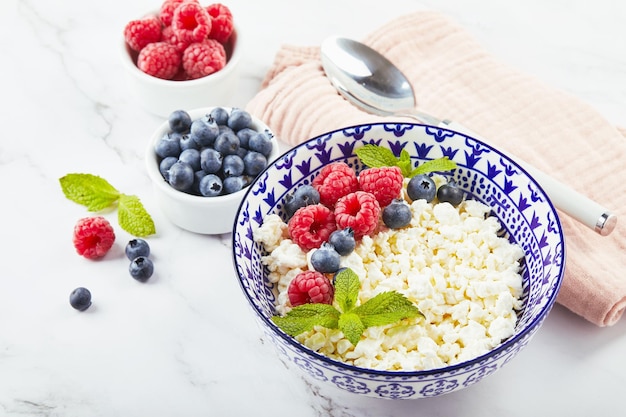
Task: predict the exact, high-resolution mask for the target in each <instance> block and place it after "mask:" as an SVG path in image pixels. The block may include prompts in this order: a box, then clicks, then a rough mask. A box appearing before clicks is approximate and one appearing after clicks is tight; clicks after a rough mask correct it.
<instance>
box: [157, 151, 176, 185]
mask: <svg viewBox="0 0 626 417" xmlns="http://www.w3.org/2000/svg"><path fill="white" fill-rule="evenodd" d="M177 161H178V158H176V157H175V156H168V157H167V158H163V159H161V162H159V172H161V175H162V176H163V178H164V179H165V181H169V177H170V176H169V174H168V173H167V171H169V169H170V168H171V167H172V165H174V164H175V163H176V162H177Z"/></svg>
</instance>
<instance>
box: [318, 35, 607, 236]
mask: <svg viewBox="0 0 626 417" xmlns="http://www.w3.org/2000/svg"><path fill="white" fill-rule="evenodd" d="M321 60H322V66H323V68H324V72H325V73H326V76H327V77H328V79H329V80H330V82H331V83H332V84H333V85H334V86H335V88H336V89H337V91H338V92H339V93H340V94H341V95H342V96H343V97H345V98H346V99H347V100H348V101H349V102H350V103H352V104H353V105H355V106H356V107H358V108H360V109H361V110H364V111H366V112H368V113H371V114H376V115H379V116H397V117H408V118H411V119H414V120H417V121H418V122H420V123H424V124H427V125H431V126H437V127H441V128H444V129H449V130H452V131H455V132H458V133H461V134H464V135H466V136H468V137H471V138H473V139H478V140H480V141H482V142H486V143H489V141H488V140H487V139H485V138H483V137H481V136H479V135H477V134H476V133H474V132H472V131H471V130H469V129H467V128H466V127H465V126H463V125H461V124H459V123H456V122H453V121H449V120H440V119H438V118H436V117H434V116H431V115H429V114H426V113H422V112H420V111H418V110H417V109H415V106H416V102H415V94H414V91H413V88H412V87H411V83H410V82H409V80H408V78H407V77H406V76H405V75H404V74H403V73H402V72H401V71H400V70H399V69H398V68H397V67H396V66H395V65H394V64H393V63H392V62H391V61H389V60H388V59H387V58H385V57H384V56H383V55H382V54H380V53H378V52H377V51H376V50H374V49H372V48H370V47H369V46H367V45H365V44H363V43H361V42H358V41H355V40H352V39H348V38H341V37H329V38H327V39H325V40H324V41H323V42H322V45H321ZM507 156H508V157H509V158H511V159H513V160H516V161H517V162H518V163H519V164H520V165H522V167H523V168H524V169H525V170H526V171H528V172H529V173H530V174H531V175H532V176H533V177H534V178H535V179H536V180H537V181H538V182H539V183H540V184H541V186H542V187H543V188H544V189H545V190H546V192H547V194H548V195H549V196H550V199H551V200H552V202H553V204H554V205H555V206H556V207H558V208H559V209H560V210H561V211H563V212H565V213H566V214H568V215H570V216H571V217H573V218H574V219H576V220H577V221H579V222H580V223H582V224H584V225H585V226H587V227H589V228H590V229H592V230H594V231H595V232H597V233H598V234H600V235H602V236H607V235H609V234H610V233H611V232H612V231H613V230H614V228H615V225H616V223H617V217H616V216H615V214H613V213H611V212H610V211H609V210H607V209H606V208H605V207H603V206H602V205H600V204H598V203H597V202H595V201H593V200H591V199H589V198H588V197H586V196H584V195H582V194H580V193H579V192H577V191H576V190H573V189H572V188H570V187H568V186H567V185H565V184H563V183H561V182H559V181H557V180H556V179H554V178H552V177H551V176H549V175H548V174H546V173H544V172H542V171H540V170H539V169H537V168H535V167H533V166H532V165H530V164H528V163H526V162H524V161H521V160H519V159H518V158H516V157H514V156H513V155H511V154H507Z"/></svg>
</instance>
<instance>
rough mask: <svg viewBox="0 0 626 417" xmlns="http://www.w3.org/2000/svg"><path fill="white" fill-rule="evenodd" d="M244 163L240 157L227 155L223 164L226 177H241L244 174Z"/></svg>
mask: <svg viewBox="0 0 626 417" xmlns="http://www.w3.org/2000/svg"><path fill="white" fill-rule="evenodd" d="M243 170H244V163H243V159H241V157H240V156H239V155H226V156H225V157H224V162H223V163H222V172H223V173H224V176H225V177H239V176H241V175H242V174H243Z"/></svg>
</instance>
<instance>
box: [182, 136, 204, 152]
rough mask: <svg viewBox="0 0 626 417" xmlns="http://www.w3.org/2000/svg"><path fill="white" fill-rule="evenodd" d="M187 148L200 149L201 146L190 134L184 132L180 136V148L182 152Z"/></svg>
mask: <svg viewBox="0 0 626 417" xmlns="http://www.w3.org/2000/svg"><path fill="white" fill-rule="evenodd" d="M185 149H200V146H198V144H197V143H196V141H195V140H193V138H192V137H191V135H190V134H184V135H182V136H181V137H180V150H181V152H182V151H184V150H185Z"/></svg>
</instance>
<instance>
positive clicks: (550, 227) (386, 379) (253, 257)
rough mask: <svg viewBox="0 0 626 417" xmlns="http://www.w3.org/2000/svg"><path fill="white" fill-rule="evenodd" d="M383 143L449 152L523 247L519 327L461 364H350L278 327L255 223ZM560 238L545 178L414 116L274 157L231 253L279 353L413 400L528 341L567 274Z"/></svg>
mask: <svg viewBox="0 0 626 417" xmlns="http://www.w3.org/2000/svg"><path fill="white" fill-rule="evenodd" d="M370 143H371V144H376V145H381V146H386V147H389V149H391V150H392V152H394V154H396V155H397V156H398V155H400V152H401V151H402V150H405V151H407V152H408V153H409V155H410V156H411V160H412V161H413V164H414V166H417V165H418V164H420V163H422V162H424V161H428V160H432V159H436V158H440V157H443V156H447V157H449V158H450V159H451V160H453V161H455V162H456V163H457V166H458V168H457V169H455V170H454V171H452V172H447V173H443V174H444V175H446V176H448V177H449V178H451V179H454V181H456V183H457V184H458V185H459V186H460V187H461V188H463V189H464V190H465V191H466V193H467V195H468V198H473V199H476V200H479V201H481V202H483V203H485V204H487V205H488V206H489V207H491V211H492V214H493V215H495V216H497V217H498V218H499V219H500V221H501V223H502V226H503V228H502V230H501V233H502V235H503V236H506V237H507V238H509V239H510V240H511V241H514V242H516V243H517V244H519V245H520V246H521V247H522V248H523V250H524V253H525V254H526V256H525V259H524V263H523V269H522V276H523V295H522V297H523V303H524V308H523V310H522V311H520V313H519V318H518V322H517V325H516V329H515V334H514V335H513V336H511V337H510V338H509V339H507V340H506V341H504V342H503V343H502V344H500V345H499V346H497V347H496V348H495V349H493V350H491V351H490V352H489V353H487V354H485V355H482V356H480V357H477V358H475V359H473V360H470V361H466V362H463V363H460V364H456V365H452V366H448V367H444V368H439V369H433V370H426V371H379V370H371V369H364V368H359V367H356V366H351V365H348V364H345V363H342V362H339V361H336V360H333V359H330V358H328V357H325V356H323V355H321V354H318V353H316V352H314V351H312V350H310V349H308V348H306V347H304V346H302V345H301V344H300V343H298V342H297V341H295V340H294V339H293V338H291V337H290V336H288V335H286V334H285V333H283V332H282V331H281V330H279V329H278V328H277V327H276V326H275V325H274V324H273V323H272V322H271V320H270V318H271V317H272V316H273V315H274V314H275V310H274V303H275V297H276V295H275V293H274V291H273V288H272V284H270V283H269V281H268V280H267V273H268V271H267V269H266V268H265V267H264V265H263V264H262V263H261V256H263V254H264V253H263V248H262V247H261V245H260V244H258V243H256V242H254V240H253V230H255V229H256V228H257V227H258V226H259V225H261V224H262V222H263V218H264V217H265V216H266V215H267V214H270V213H277V214H279V215H281V216H282V217H283V218H285V213H284V210H283V207H282V203H281V202H282V200H283V198H284V197H285V195H286V194H289V193H290V192H292V191H293V190H294V189H295V188H296V187H298V186H300V185H301V184H309V183H311V181H312V179H313V178H314V177H315V176H316V175H317V173H318V172H319V171H320V169H321V168H322V167H324V166H325V165H327V164H329V163H332V162H336V161H342V162H346V163H347V164H348V165H350V166H351V167H353V168H354V169H355V170H357V172H358V171H360V170H362V169H363V166H362V164H361V163H360V161H359V159H358V158H357V157H356V155H355V149H357V148H359V147H361V146H363V145H365V144H370ZM564 245H565V243H564V238H563V232H562V228H561V223H560V221H559V218H558V216H557V213H556V210H555V208H554V207H553V205H552V204H551V203H550V201H549V200H548V198H547V196H546V194H545V193H544V191H543V190H542V189H541V187H540V186H539V185H538V184H537V183H536V182H535V181H534V180H533V179H532V178H530V177H529V175H528V174H527V173H526V172H525V171H524V170H523V169H522V168H521V167H520V166H519V165H517V164H516V163H515V162H513V161H511V160H510V159H509V158H507V157H506V156H505V155H504V154H502V153H501V152H499V151H498V150H496V149H494V148H493V147H491V146H489V145H487V144H485V143H483V142H481V141H478V140H476V139H473V138H471V137H468V136H465V135H462V134H460V133H457V132H454V131H451V130H447V129H442V128H438V127H433V126H426V125H420V124H411V123H389V124H384V123H378V124H368V125H359V126H353V127H349V128H344V129H341V130H337V131H334V132H329V133H326V134H323V135H320V136H318V137H316V138H313V139H310V140H308V141H306V142H304V143H302V144H301V145H298V146H297V147H295V148H293V149H291V150H289V151H288V152H286V153H285V154H283V155H282V156H281V157H279V158H278V159H276V160H275V161H274V162H273V163H272V164H271V165H270V166H269V167H268V169H267V170H266V171H265V172H264V173H263V174H262V175H260V176H259V177H258V178H257V180H256V181H255V182H254V183H253V184H252V185H251V186H250V187H249V189H248V192H247V194H246V196H245V197H244V199H243V201H242V204H241V206H240V208H239V212H238V214H237V216H236V218H235V225H234V229H233V258H234V259H233V260H234V266H235V269H236V272H237V276H238V278H239V282H240V284H241V288H242V290H243V292H244V294H245V296H246V298H247V299H248V301H249V303H250V305H251V307H252V310H253V311H254V314H255V315H256V317H257V319H258V322H259V325H260V327H261V328H262V329H263V331H264V334H265V336H266V337H267V339H268V340H270V341H272V343H273V344H274V345H275V346H276V348H277V351H278V353H279V354H280V355H281V356H283V357H284V358H286V359H287V360H288V362H290V363H293V365H294V368H297V369H298V370H299V371H301V372H303V373H304V374H306V375H308V376H309V377H310V378H311V379H313V380H314V381H316V382H317V383H320V384H332V385H334V386H336V387H338V388H340V389H343V390H346V391H349V392H352V393H355V394H360V395H367V396H371V397H376V398H387V399H414V398H424V397H433V396H438V395H443V394H447V393H450V392H454V391H457V390H460V389H463V388H465V387H467V386H470V385H472V384H475V383H477V382H479V381H481V380H482V379H483V378H485V377H487V376H489V375H492V374H493V373H494V372H496V371H497V370H498V369H500V368H501V367H502V366H504V365H505V364H506V363H508V362H509V361H510V360H511V359H513V358H514V357H515V356H516V355H517V353H519V351H520V350H521V349H522V348H523V347H524V346H526V345H527V344H528V343H529V341H530V340H531V338H532V337H533V335H534V334H535V332H536V331H537V330H538V329H539V327H540V326H541V324H542V323H543V320H544V319H545V317H546V315H547V314H548V313H549V311H550V309H551V308H552V306H553V304H554V302H555V299H556V295H557V292H558V290H559V287H560V285H561V282H562V279H563V272H564V267H565V246H564Z"/></svg>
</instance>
